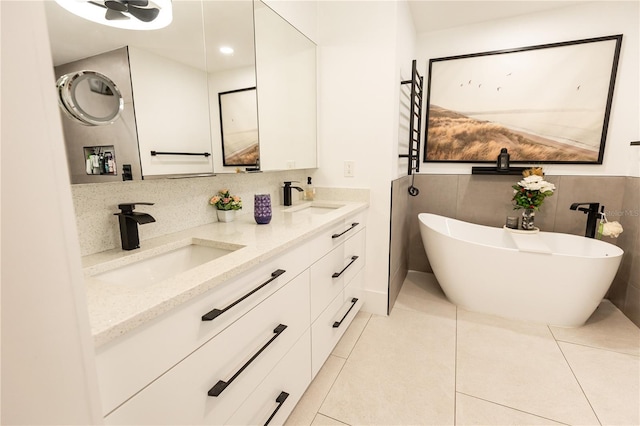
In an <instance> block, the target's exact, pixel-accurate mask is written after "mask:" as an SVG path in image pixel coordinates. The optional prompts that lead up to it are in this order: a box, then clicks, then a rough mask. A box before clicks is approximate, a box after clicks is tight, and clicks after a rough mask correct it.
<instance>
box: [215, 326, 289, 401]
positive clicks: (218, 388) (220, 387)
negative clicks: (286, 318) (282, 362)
mask: <svg viewBox="0 0 640 426" xmlns="http://www.w3.org/2000/svg"><path fill="white" fill-rule="evenodd" d="M286 328H287V326H286V325H284V324H280V325H278V326H277V327H276V328H274V329H273V333H274V334H275V336H273V337H272V338H271V339H269V341H268V342H267V343H265V344H264V346H263V347H261V348H260V349H258V351H257V352H256V353H255V354H253V356H252V357H251V359H249V361H247V362H246V363H245V364H244V365H243V366H242V367H240V369H239V370H238V371H236V372H235V374H234V375H233V376H231V378H230V379H229V380H228V381H226V382H225V381H224V380H218V383H216V384H215V385H214V386H213V387H212V388H211V389H209V392H207V395H209V396H218V395H220V394H221V393H222V391H223V390H225V389H226V388H227V386H229V385H230V384H231V383H233V381H234V380H235V379H237V378H238V376H239V375H240V374H242V372H243V371H244V370H245V369H246V368H247V367H248V366H249V365H251V363H252V362H253V361H255V359H256V358H258V357H259V356H260V354H261V353H262V351H264V350H265V349H267V347H268V346H269V345H270V344H271V343H273V341H274V340H276V339H277V338H278V336H279V335H280V334H281V333H282V332H283V331H284V330H285V329H286Z"/></svg>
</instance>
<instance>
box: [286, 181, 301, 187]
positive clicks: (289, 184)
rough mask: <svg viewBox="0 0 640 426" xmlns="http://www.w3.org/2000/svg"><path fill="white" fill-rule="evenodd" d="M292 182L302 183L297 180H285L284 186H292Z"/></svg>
mask: <svg viewBox="0 0 640 426" xmlns="http://www.w3.org/2000/svg"><path fill="white" fill-rule="evenodd" d="M292 183H300V182H299V181H297V180H285V181H284V186H291V184H292Z"/></svg>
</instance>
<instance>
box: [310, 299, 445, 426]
mask: <svg viewBox="0 0 640 426" xmlns="http://www.w3.org/2000/svg"><path fill="white" fill-rule="evenodd" d="M454 362H455V318H442V317H433V316H429V315H425V314H423V313H420V312H413V311H409V310H404V309H395V310H394V311H393V312H392V313H391V315H390V316H389V317H379V316H373V317H372V318H371V319H370V320H369V322H368V324H367V327H366V328H365V330H364V332H363V333H362V336H361V337H360V339H359V340H358V343H357V344H356V346H355V348H354V349H353V351H352V353H351V355H350V356H349V359H348V360H347V362H346V363H345V365H344V367H343V369H342V371H341V372H340V374H339V376H338V378H337V379H336V382H335V384H334V385H333V388H332V389H331V391H330V392H329V395H327V398H326V399H325V401H324V403H323V404H322V407H321V408H320V411H319V413H320V414H323V415H326V416H328V417H331V418H333V419H337V420H340V421H342V422H344V423H347V424H350V425H360V424H384V425H423V424H438V425H445V424H452V423H453V415H454V398H455V389H454V381H455V379H454V374H455V365H454Z"/></svg>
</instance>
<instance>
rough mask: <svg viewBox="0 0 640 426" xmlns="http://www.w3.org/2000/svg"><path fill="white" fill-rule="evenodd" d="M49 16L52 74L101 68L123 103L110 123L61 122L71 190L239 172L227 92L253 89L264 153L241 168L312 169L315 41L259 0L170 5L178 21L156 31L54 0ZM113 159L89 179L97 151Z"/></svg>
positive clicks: (206, 0) (47, 5)
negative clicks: (229, 141) (111, 22)
mask: <svg viewBox="0 0 640 426" xmlns="http://www.w3.org/2000/svg"><path fill="white" fill-rule="evenodd" d="M96 1H101V0H96ZM45 11H46V14H47V23H48V27H49V38H50V42H51V50H52V57H53V62H54V66H55V73H56V78H59V77H60V76H62V75H65V74H69V73H73V72H78V71H93V72H96V73H100V74H102V75H104V76H106V77H108V78H109V79H110V80H112V81H113V82H114V85H115V87H117V88H118V89H119V90H120V92H121V94H122V100H123V109H122V112H121V115H120V118H119V119H117V120H115V121H114V122H113V124H110V125H106V126H91V127H89V126H83V125H80V124H79V123H75V122H72V121H71V119H69V118H68V117H66V116H64V117H63V128H64V132H65V141H66V148H67V158H68V160H69V167H70V174H71V182H72V183H94V182H109V181H119V180H122V179H129V178H131V179H134V180H138V179H142V178H144V179H149V178H157V177H169V176H174V175H179V176H185V175H196V174H210V173H213V172H214V171H215V172H216V173H224V172H230V173H235V172H236V171H237V168H238V166H236V165H225V156H224V154H225V153H224V152H223V144H222V142H223V133H224V134H226V131H224V129H223V128H222V125H221V109H220V103H219V96H220V94H224V93H228V92H233V91H238V90H243V89H251V88H256V87H257V89H256V90H255V91H254V93H255V92H257V94H256V96H257V99H258V120H257V121H258V123H259V126H260V129H259V132H260V135H259V136H260V137H259V139H260V140H259V151H260V154H259V155H260V156H259V160H253V159H250V160H244V161H245V162H246V163H247V164H253V163H257V162H258V161H260V168H261V169H262V170H265V171H268V170H282V169H292V168H298V169H300V168H313V167H316V106H315V103H316V86H315V84H316V74H315V69H316V68H315V66H316V63H315V45H314V44H313V43H312V42H311V41H310V40H308V39H307V38H306V37H304V35H302V34H301V33H299V32H298V31H297V30H295V28H293V27H292V26H291V25H290V24H289V23H288V22H286V21H285V20H284V19H282V18H281V17H280V16H279V15H277V14H276V13H275V12H274V11H272V10H271V9H270V8H269V7H267V6H266V5H265V4H264V3H262V2H261V1H256V2H255V11H254V2H251V1H237V0H221V1H210V0H197V1H191V0H180V1H178V0H174V1H173V22H172V23H171V25H169V26H168V27H165V28H162V29H158V30H152V31H132V30H122V29H117V28H111V27H107V26H104V25H100V24H96V23H93V22H90V21H87V20H85V19H82V18H80V17H78V16H76V15H73V14H71V13H69V12H67V11H66V10H64V9H63V8H61V7H60V6H58V5H57V4H56V3H55V2H45ZM254 12H255V27H256V28H258V29H259V30H260V34H259V35H257V38H258V39H259V40H258V43H259V46H255V40H256V35H254ZM228 47H231V48H232V49H233V53H232V54H228V53H227V54H224V53H221V50H223V49H221V48H228ZM256 55H258V61H259V65H258V66H257V67H256ZM256 68H258V69H259V70H260V71H259V73H260V75H259V77H260V78H259V80H260V81H258V79H257V78H256ZM262 85H264V92H263V88H262ZM294 87H295V90H292V88H294ZM243 102H246V99H245V100H243ZM222 114H224V115H225V116H226V115H227V114H226V113H225V111H222ZM244 127H246V126H244ZM263 127H264V136H263ZM227 129H228V127H227ZM251 132H253V134H254V137H255V134H256V132H255V129H253V130H251ZM250 145H251V149H252V150H253V151H254V158H255V150H256V146H255V143H252V144H250ZM248 148H249V145H246V146H244V149H248ZM107 152H108V153H109V155H110V156H111V157H110V158H111V159H112V160H113V161H112V163H113V164H114V165H115V168H116V171H115V172H113V173H111V172H110V173H104V171H103V170H105V169H102V168H100V167H98V171H99V173H98V174H99V176H98V175H96V173H95V170H93V171H94V173H93V174H89V173H88V171H89V165H88V160H89V156H91V155H94V156H96V157H98V158H100V154H103V156H104V155H105V154H106V153H107ZM263 159H264V160H265V161H266V163H265V162H264V161H263ZM230 164H231V163H230ZM243 168H244V167H243Z"/></svg>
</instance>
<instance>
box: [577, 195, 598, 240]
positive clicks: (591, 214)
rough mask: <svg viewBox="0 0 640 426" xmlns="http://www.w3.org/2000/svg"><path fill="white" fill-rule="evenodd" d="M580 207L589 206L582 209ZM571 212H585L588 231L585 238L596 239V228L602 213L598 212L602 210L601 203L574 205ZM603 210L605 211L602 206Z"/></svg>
mask: <svg viewBox="0 0 640 426" xmlns="http://www.w3.org/2000/svg"><path fill="white" fill-rule="evenodd" d="M580 206H588V207H580ZM569 208H570V209H571V210H577V211H581V212H584V214H586V215H588V216H587V229H586V231H585V233H584V236H585V237H587V238H595V237H596V228H597V226H596V225H597V223H598V217H599V216H600V212H599V211H598V210H599V208H600V203H573V204H571V207H569ZM602 210H604V206H602Z"/></svg>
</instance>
